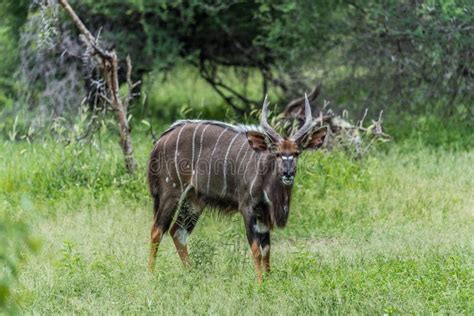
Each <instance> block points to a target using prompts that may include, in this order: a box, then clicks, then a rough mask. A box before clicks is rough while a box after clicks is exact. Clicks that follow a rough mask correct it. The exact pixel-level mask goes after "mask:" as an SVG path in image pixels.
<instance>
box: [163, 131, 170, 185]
mask: <svg viewBox="0 0 474 316" xmlns="http://www.w3.org/2000/svg"><path fill="white" fill-rule="evenodd" d="M168 140H169V135H168V137H166V139H165V143H164V144H163V161H164V162H165V169H166V175H167V176H171V174H170V171H169V170H168V159H167V158H166V145H167V144H168Z"/></svg>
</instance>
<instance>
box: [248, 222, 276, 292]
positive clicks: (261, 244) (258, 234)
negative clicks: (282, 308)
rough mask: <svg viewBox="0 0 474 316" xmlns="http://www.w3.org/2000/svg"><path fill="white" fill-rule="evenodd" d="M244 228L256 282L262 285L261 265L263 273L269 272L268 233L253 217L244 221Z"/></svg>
mask: <svg viewBox="0 0 474 316" xmlns="http://www.w3.org/2000/svg"><path fill="white" fill-rule="evenodd" d="M245 228H246V231H247V239H248V242H249V244H250V250H251V251H252V257H253V262H254V265H255V272H256V273H257V281H258V283H262V265H263V270H264V271H265V272H267V271H269V270H270V231H269V229H268V227H267V226H266V225H264V224H263V223H261V222H259V221H258V220H257V219H256V218H255V217H253V218H251V219H249V220H246V225H245Z"/></svg>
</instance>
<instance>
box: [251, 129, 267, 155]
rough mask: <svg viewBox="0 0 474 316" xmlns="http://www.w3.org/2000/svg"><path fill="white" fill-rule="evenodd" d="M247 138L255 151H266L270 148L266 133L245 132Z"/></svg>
mask: <svg viewBox="0 0 474 316" xmlns="http://www.w3.org/2000/svg"><path fill="white" fill-rule="evenodd" d="M247 140H248V141H249V144H250V147H252V149H253V150H255V151H266V150H268V149H269V148H270V140H269V139H268V137H267V135H265V134H263V133H259V132H255V131H248V132H247Z"/></svg>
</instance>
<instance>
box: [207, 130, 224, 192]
mask: <svg viewBox="0 0 474 316" xmlns="http://www.w3.org/2000/svg"><path fill="white" fill-rule="evenodd" d="M225 132H227V128H225V129H224V130H223V131H222V132H221V134H220V135H219V137H217V140H216V144H215V145H214V149H213V150H212V153H211V157H210V158H209V173H208V175H207V190H206V193H207V194H209V185H210V184H211V171H212V156H213V155H214V152H215V151H216V149H217V147H218V145H219V140H220V139H221V137H222V135H224V133H225Z"/></svg>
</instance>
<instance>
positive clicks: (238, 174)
mask: <svg viewBox="0 0 474 316" xmlns="http://www.w3.org/2000/svg"><path fill="white" fill-rule="evenodd" d="M246 143H247V142H246V141H245V142H244V144H246ZM249 149H250V146H249V147H247V149H246V150H245V154H244V156H243V157H242V159H241V160H240V162H239V167H238V168H237V174H236V175H235V183H236V186H237V197H238V198H239V200H240V184H237V180H238V179H241V178H242V177H241V175H240V167H241V166H242V163H243V162H244V161H245V157H247V153H248V152H249Z"/></svg>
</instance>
